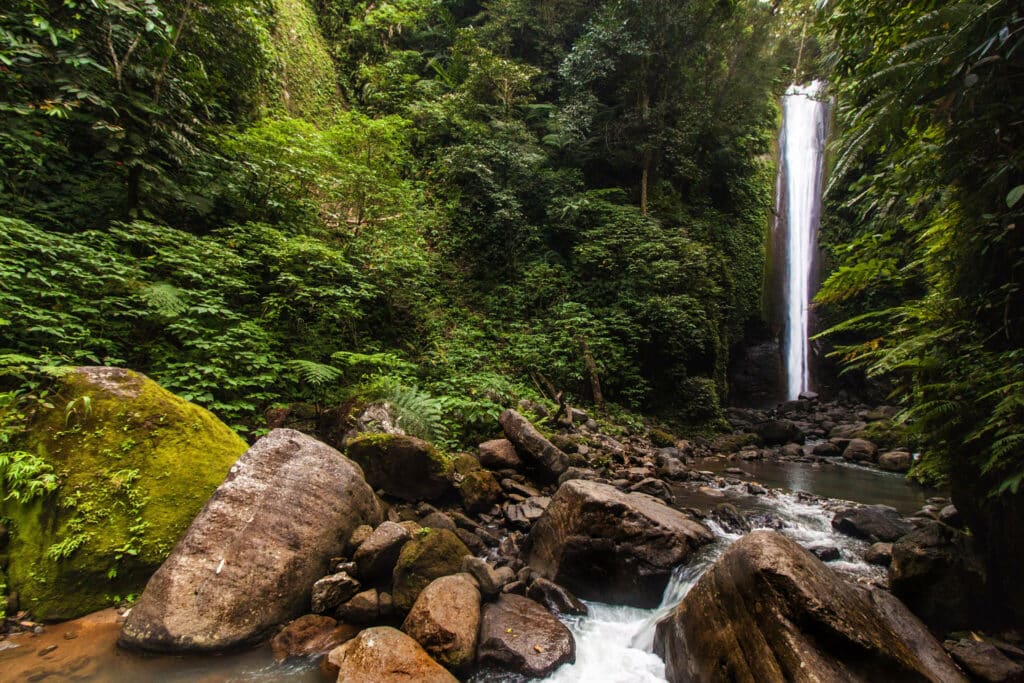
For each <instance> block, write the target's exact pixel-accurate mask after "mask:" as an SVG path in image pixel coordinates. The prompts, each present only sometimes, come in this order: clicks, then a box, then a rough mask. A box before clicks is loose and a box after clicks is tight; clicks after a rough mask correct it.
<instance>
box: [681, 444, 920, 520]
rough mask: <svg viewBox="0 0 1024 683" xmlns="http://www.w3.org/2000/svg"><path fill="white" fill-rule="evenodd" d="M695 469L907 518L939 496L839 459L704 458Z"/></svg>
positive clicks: (899, 476) (895, 476)
mask: <svg viewBox="0 0 1024 683" xmlns="http://www.w3.org/2000/svg"><path fill="white" fill-rule="evenodd" d="M695 467H696V468H697V469H698V470H707V471H711V472H715V473H716V474H721V475H723V476H726V477H733V476H735V477H738V478H740V479H745V480H749V481H756V482H758V483H759V484H762V485H763V486H767V487H769V488H778V489H782V490H783V491H791V492H796V491H805V492H807V493H813V494H815V495H818V496H821V497H823V498H834V499H836V500H849V501H853V502H857V503H864V504H865V505H889V506H891V507H894V508H896V509H897V510H899V511H900V512H901V513H903V514H904V515H911V514H913V513H915V512H917V511H918V510H920V509H921V508H922V507H923V506H924V504H925V502H926V501H927V499H928V498H930V497H931V496H934V495H938V492H937V491H935V490H934V489H926V488H923V487H921V486H918V485H916V484H911V483H908V482H907V480H906V478H905V477H904V476H903V475H902V474H897V473H894V472H882V471H880V470H874V469H869V468H867V467H860V466H858V465H850V464H847V463H846V462H845V461H840V460H838V459H836V460H828V461H825V462H824V463H820V464H816V463H804V462H787V461H776V462H772V461H766V460H754V461H751V462H736V461H731V460H726V459H724V458H704V459H701V460H698V461H697V463H696V464H695ZM726 468H739V469H741V470H743V471H744V472H745V473H746V474H747V476H742V475H733V474H726V473H725V470H726Z"/></svg>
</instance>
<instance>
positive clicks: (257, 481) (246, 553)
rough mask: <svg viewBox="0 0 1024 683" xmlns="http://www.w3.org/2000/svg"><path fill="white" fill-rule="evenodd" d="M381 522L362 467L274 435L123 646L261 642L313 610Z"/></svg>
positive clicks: (155, 588)
mask: <svg viewBox="0 0 1024 683" xmlns="http://www.w3.org/2000/svg"><path fill="white" fill-rule="evenodd" d="M303 510H305V511H310V513H309V514H298V513H297V512H298V511H303ZM313 511H315V513H314V512H313ZM380 516H381V512H380V507H379V504H378V502H377V498H376V496H375V495H374V493H373V490H372V489H370V487H369V486H368V485H367V483H366V481H365V480H364V479H363V474H362V472H361V471H360V469H359V467H358V466H357V465H355V463H353V462H351V461H350V460H348V459H347V458H345V457H344V456H342V455H341V453H339V452H338V451H336V450H334V449H333V448H331V447H330V446H327V445H326V444H323V443H320V442H319V441H316V440H315V439H313V438H311V437H309V436H306V435H305V434H302V433H300V432H296V431H293V430H290V429H275V430H274V431H272V432H270V433H269V434H268V435H267V436H265V437H263V438H262V439H260V440H259V441H257V442H256V444H255V445H253V446H252V448H250V449H249V450H248V451H246V453H245V454H244V455H243V456H242V457H241V458H239V460H238V462H237V463H235V465H234V466H233V467H232V468H231V471H230V472H229V474H228V476H227V479H225V480H224V483H223V484H221V485H220V487H219V488H218V489H217V490H216V491H215V492H214V494H213V496H212V497H211V498H210V500H209V501H208V502H207V504H206V506H205V507H204V508H203V510H202V511H201V512H200V513H199V515H198V516H197V517H196V518H195V520H194V521H193V522H192V526H190V527H189V529H188V531H187V532H186V533H185V536H184V537H183V538H182V539H181V541H180V542H179V543H178V545H177V546H176V547H175V548H174V550H173V551H172V553H171V555H170V557H168V558H167V561H166V562H164V564H163V565H162V566H161V567H160V569H159V570H158V571H157V572H156V574H154V575H153V577H152V579H150V581H149V584H148V585H147V586H146V589H145V591H143V593H142V597H141V598H140V599H139V602H138V603H137V604H136V605H135V607H134V608H132V611H131V613H130V614H129V616H128V619H127V621H126V622H125V624H124V628H123V629H122V631H121V636H120V639H119V643H120V644H121V645H124V646H127V647H132V648H139V649H144V650H151V651H155V652H213V651H221V650H227V649H231V648H234V647H240V646H243V645H247V644H250V643H254V642H256V641H258V640H259V639H260V638H262V637H263V636H265V635H266V634H267V632H268V631H269V630H270V629H272V628H273V627H274V626H276V625H278V624H281V623H284V622H286V621H288V620H289V619H292V618H294V617H296V616H298V615H300V614H302V613H303V612H304V611H305V610H306V608H307V606H308V605H309V603H310V595H311V586H312V585H313V583H314V582H315V581H316V580H317V579H319V578H320V576H321V574H322V573H323V568H324V567H326V566H327V563H328V561H329V560H330V558H331V557H334V556H338V555H340V554H341V552H342V549H343V546H344V543H345V540H346V539H347V538H348V537H349V536H350V535H351V533H352V531H353V530H354V529H355V528H356V527H357V526H359V525H360V524H367V523H369V524H376V523H377V522H379V521H380Z"/></svg>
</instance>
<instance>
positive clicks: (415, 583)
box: [392, 529, 470, 611]
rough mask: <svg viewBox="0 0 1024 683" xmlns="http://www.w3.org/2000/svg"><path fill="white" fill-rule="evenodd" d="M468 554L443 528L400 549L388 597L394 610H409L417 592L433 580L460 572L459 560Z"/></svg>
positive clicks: (454, 536)
mask: <svg viewBox="0 0 1024 683" xmlns="http://www.w3.org/2000/svg"><path fill="white" fill-rule="evenodd" d="M467 555H470V552H469V549H468V548H467V547H466V545H465V544H464V543H463V542H462V541H460V540H459V537H458V536H456V535H455V533H454V532H451V531H449V530H447V529H429V530H427V531H423V532H421V533H419V534H417V535H416V536H415V537H414V538H413V539H412V540H411V541H409V542H408V543H406V544H405V545H404V546H403V547H402V552H401V553H400V554H399V556H398V563H397V564H396V565H395V572H394V581H393V590H392V597H393V599H394V601H395V607H397V608H398V609H400V610H402V611H408V610H410V609H412V606H413V603H415V602H416V598H417V597H418V596H419V594H420V591H422V590H423V589H424V588H426V587H427V586H428V585H430V582H431V581H433V580H434V579H439V578H441V577H442V576H448V575H449V574H457V573H459V572H460V571H461V570H462V558H464V557H465V556H467Z"/></svg>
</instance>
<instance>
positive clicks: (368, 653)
mask: <svg viewBox="0 0 1024 683" xmlns="http://www.w3.org/2000/svg"><path fill="white" fill-rule="evenodd" d="M327 658H328V661H329V663H330V665H331V666H332V667H333V668H336V669H337V670H338V683H413V682H415V683H458V679H457V678H455V677H454V676H452V675H451V674H450V673H448V671H447V670H446V669H445V668H444V667H443V666H441V665H440V664H438V663H437V662H435V661H434V660H433V659H431V658H430V655H428V654H427V653H426V651H425V650H424V649H423V648H422V647H420V645H419V643H417V642H416V641H415V640H413V639H412V638H410V637H409V636H407V635H406V634H404V633H402V632H401V631H399V630H398V629H396V628H391V627H390V626H378V627H376V628H368V629H366V630H365V631H361V632H360V633H359V635H358V636H356V637H355V638H353V639H352V640H350V641H348V642H347V643H345V644H344V645H342V646H341V647H338V648H336V649H334V650H332V651H331V653H330V654H329V655H327Z"/></svg>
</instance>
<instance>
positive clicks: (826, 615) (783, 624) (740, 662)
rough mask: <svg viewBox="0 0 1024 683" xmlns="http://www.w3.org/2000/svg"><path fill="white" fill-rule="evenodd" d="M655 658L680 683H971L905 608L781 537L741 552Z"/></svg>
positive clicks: (709, 578) (663, 630) (663, 626)
mask: <svg viewBox="0 0 1024 683" xmlns="http://www.w3.org/2000/svg"><path fill="white" fill-rule="evenodd" d="M654 649H655V652H657V653H658V654H659V655H661V657H662V658H663V659H664V660H665V673H666V678H667V679H668V680H669V681H670V683H681V682H683V681H685V682H686V683H704V682H708V683H710V682H712V681H716V682H717V681H749V682H754V681H794V682H797V683H804V682H806V683H811V682H815V683H817V682H821V681H850V682H854V681H856V682H863V683H868V682H870V681H882V680H884V681H933V682H934V683H955V682H964V681H965V679H964V677H963V676H962V674H960V672H959V671H958V670H957V668H956V666H955V665H954V664H953V663H952V662H951V661H950V660H949V658H948V657H947V656H946V655H945V654H944V653H943V652H942V649H941V646H939V644H938V643H937V642H936V641H935V639H934V638H933V637H932V636H931V635H930V634H929V633H928V630H927V629H926V628H925V627H924V625H923V624H921V622H919V621H918V620H917V619H915V618H914V617H913V615H911V614H910V613H909V612H908V611H907V610H906V608H905V607H903V606H902V605H900V603H899V601H897V600H893V599H892V598H891V596H885V595H882V594H881V592H880V591H879V592H878V593H875V592H872V591H861V590H858V589H856V588H854V587H853V586H851V585H850V584H847V583H845V582H844V581H843V580H842V579H841V578H840V577H839V576H838V575H837V574H835V573H834V572H833V571H831V570H830V569H829V568H828V567H826V566H825V565H824V564H823V563H822V562H821V561H820V560H818V559H817V558H816V557H814V556H813V555H811V554H810V553H809V552H808V551H806V550H804V549H803V548H801V547H800V546H799V545H797V544H796V543H795V542H793V541H791V540H790V539H788V538H786V537H785V536H783V535H781V534H779V533H777V532H773V531H754V532H752V533H750V534H747V535H746V536H744V537H743V538H741V539H740V540H739V541H737V542H736V543H734V544H733V545H732V546H731V547H730V548H729V549H728V550H727V551H726V552H725V553H724V554H723V555H722V556H721V557H720V558H719V559H718V561H717V562H715V564H714V565H713V566H712V567H711V569H709V570H708V571H707V572H706V573H705V574H704V576H702V577H701V578H700V580H699V581H698V582H697V584H696V585H695V586H694V587H693V589H692V590H691V591H690V592H689V593H688V594H687V596H686V597H685V598H683V601H682V602H681V603H680V604H679V606H678V607H677V608H676V609H675V611H674V612H672V614H670V615H669V616H668V617H666V618H665V619H664V620H663V621H661V622H660V623H659V624H658V627H657V631H656V635H655V640H654Z"/></svg>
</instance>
